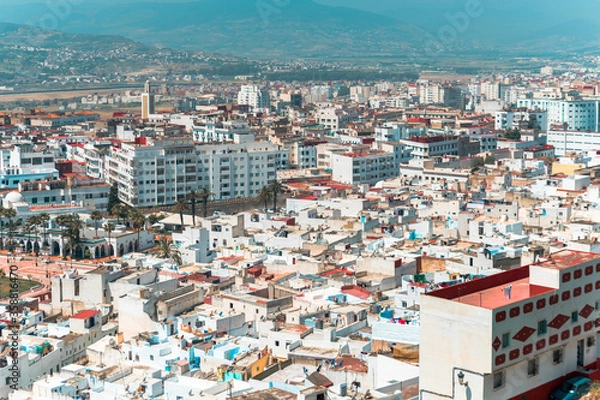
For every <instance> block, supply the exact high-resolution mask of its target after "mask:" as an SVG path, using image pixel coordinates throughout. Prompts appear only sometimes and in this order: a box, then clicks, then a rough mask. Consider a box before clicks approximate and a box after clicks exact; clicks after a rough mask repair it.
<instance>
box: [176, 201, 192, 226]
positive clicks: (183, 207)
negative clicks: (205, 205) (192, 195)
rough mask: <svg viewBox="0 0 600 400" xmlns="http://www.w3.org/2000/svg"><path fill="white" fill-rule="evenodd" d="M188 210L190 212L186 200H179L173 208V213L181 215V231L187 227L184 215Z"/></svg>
mask: <svg viewBox="0 0 600 400" xmlns="http://www.w3.org/2000/svg"><path fill="white" fill-rule="evenodd" d="M187 210H188V202H187V200H186V199H181V200H179V201H178V202H177V203H175V205H174V206H173V208H172V211H173V212H174V213H177V214H179V218H180V219H181V230H183V227H184V226H185V224H184V222H183V213H184V212H186V211H187Z"/></svg>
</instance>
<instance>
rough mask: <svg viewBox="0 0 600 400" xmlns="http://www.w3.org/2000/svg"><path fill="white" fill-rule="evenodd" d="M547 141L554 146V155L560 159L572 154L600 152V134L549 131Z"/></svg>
mask: <svg viewBox="0 0 600 400" xmlns="http://www.w3.org/2000/svg"><path fill="white" fill-rule="evenodd" d="M547 141H548V144H549V145H552V146H554V153H555V155H556V156H559V157H560V156H564V155H566V154H568V153H571V152H576V153H581V152H588V151H596V150H600V133H595V132H582V131H572V130H568V131H562V130H560V131H559V130H549V131H548V134H547Z"/></svg>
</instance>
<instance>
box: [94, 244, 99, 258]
mask: <svg viewBox="0 0 600 400" xmlns="http://www.w3.org/2000/svg"><path fill="white" fill-rule="evenodd" d="M94 256H95V257H96V258H100V247H98V246H96V247H94Z"/></svg>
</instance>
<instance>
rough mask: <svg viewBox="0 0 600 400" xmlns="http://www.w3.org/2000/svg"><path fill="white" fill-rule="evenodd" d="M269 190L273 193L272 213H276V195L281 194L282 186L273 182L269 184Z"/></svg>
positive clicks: (275, 181) (277, 182)
mask: <svg viewBox="0 0 600 400" xmlns="http://www.w3.org/2000/svg"><path fill="white" fill-rule="evenodd" d="M269 189H271V193H273V212H277V195H278V194H279V193H281V192H283V185H282V184H281V182H279V181H277V180H273V181H271V183H270V184H269Z"/></svg>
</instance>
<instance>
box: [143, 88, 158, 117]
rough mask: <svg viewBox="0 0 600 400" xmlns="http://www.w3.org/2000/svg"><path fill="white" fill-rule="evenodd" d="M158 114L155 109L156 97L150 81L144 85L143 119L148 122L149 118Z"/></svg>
mask: <svg viewBox="0 0 600 400" xmlns="http://www.w3.org/2000/svg"><path fill="white" fill-rule="evenodd" d="M155 112H156V110H155V108H154V95H153V94H152V86H151V85H150V81H146V84H145V85H144V93H142V119H144V120H147V119H148V116H149V115H151V114H154V113H155Z"/></svg>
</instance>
